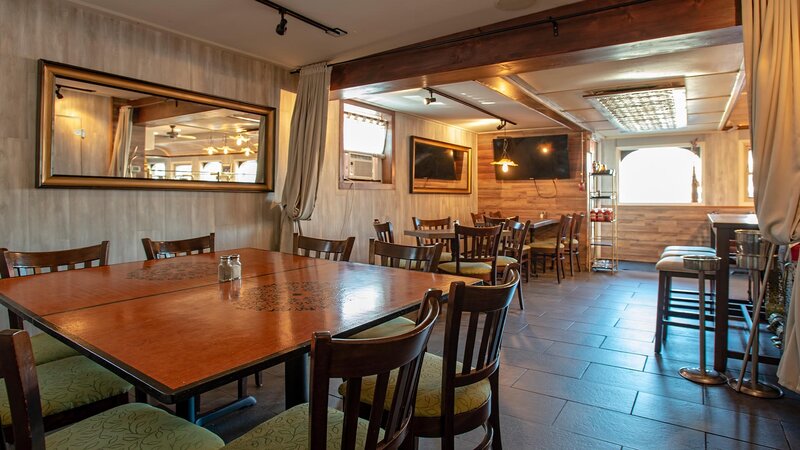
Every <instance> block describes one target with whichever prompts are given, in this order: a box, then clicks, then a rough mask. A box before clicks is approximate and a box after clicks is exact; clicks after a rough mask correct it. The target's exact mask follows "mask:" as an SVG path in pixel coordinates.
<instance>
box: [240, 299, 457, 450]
mask: <svg viewBox="0 0 800 450" xmlns="http://www.w3.org/2000/svg"><path fill="white" fill-rule="evenodd" d="M440 299H441V291H428V293H426V295H425V299H424V300H423V306H422V308H421V311H420V320H419V325H417V326H416V327H415V328H413V329H412V330H411V331H410V332H408V333H405V334H402V335H399V336H392V337H387V338H381V339H333V338H331V335H330V333H328V332H316V333H314V335H313V337H312V339H311V394H310V398H311V401H310V402H309V403H305V404H302V405H298V406H295V407H294V408H291V409H289V410H287V411H284V412H282V413H281V414H278V415H277V416H275V417H273V418H271V419H269V420H268V421H266V422H264V423H263V424H261V425H259V426H257V427H255V428H254V429H252V430H251V431H249V432H247V433H245V434H244V435H243V436H242V437H240V438H238V439H236V440H234V441H233V442H231V443H230V444H228V445H227V446H226V447H225V448H226V449H227V448H230V449H244V448H310V449H324V448H330V449H333V448H337V449H343V450H354V449H356V448H358V449H362V448H366V449H396V448H399V447H400V445H401V444H402V443H403V442H404V441H405V440H406V439H407V438H409V437H410V432H411V421H412V417H413V414H414V402H415V396H416V392H417V389H416V387H417V384H418V383H419V375H420V369H421V367H422V360H423V356H424V355H425V347H426V346H427V343H428V338H429V337H430V334H431V331H432V329H433V324H434V323H435V321H436V318H437V316H438V314H439V301H440ZM336 378H343V379H344V380H345V383H344V384H343V386H344V388H343V390H344V392H345V393H346V400H345V401H344V402H343V410H342V411H340V410H336V409H333V408H329V407H328V399H329V396H328V394H329V389H330V382H331V380H333V379H336ZM367 391H369V395H370V399H372V400H374V402H375V404H376V405H378V406H376V407H374V408H370V407H366V413H365V414H364V415H363V416H362V417H365V419H361V418H359V413H361V412H364V411H362V405H361V403H360V402H359V399H360V398H361V397H362V396H363V395H365V393H366V392H367ZM384 405H385V406H386V409H385V411H384Z"/></svg>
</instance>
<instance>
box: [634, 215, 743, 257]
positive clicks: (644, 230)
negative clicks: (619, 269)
mask: <svg viewBox="0 0 800 450" xmlns="http://www.w3.org/2000/svg"><path fill="white" fill-rule="evenodd" d="M752 211H753V208H752V207H751V206H703V205H677V206H671V205H666V206H637V205H622V206H620V207H619V216H618V218H619V224H618V227H619V228H618V230H619V259H621V260H625V261H643V262H656V261H658V256H659V255H660V254H661V251H662V250H664V247H666V246H668V245H705V246H707V245H710V241H709V225H708V218H707V215H708V213H711V212H720V213H728V212H729V213H739V214H742V213H747V212H752Z"/></svg>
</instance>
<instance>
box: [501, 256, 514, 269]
mask: <svg viewBox="0 0 800 450" xmlns="http://www.w3.org/2000/svg"><path fill="white" fill-rule="evenodd" d="M517 262H519V261H517V258H512V257H510V256H498V257H497V267H505V266H507V265H509V264H515V263H517Z"/></svg>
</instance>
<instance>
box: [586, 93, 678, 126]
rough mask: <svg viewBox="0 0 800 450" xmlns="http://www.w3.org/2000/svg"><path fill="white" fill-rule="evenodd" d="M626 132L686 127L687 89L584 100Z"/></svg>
mask: <svg viewBox="0 0 800 450" xmlns="http://www.w3.org/2000/svg"><path fill="white" fill-rule="evenodd" d="M584 98H586V100H588V101H589V103H591V104H592V106H594V107H595V109H597V110H598V111H600V113H601V114H603V116H605V117H606V118H607V119H608V120H609V121H610V122H611V123H613V124H614V125H615V126H616V127H617V128H619V129H620V130H622V131H630V132H644V131H660V130H674V129H677V128H684V127H686V123H687V112H686V87H684V86H681V87H669V88H657V89H638V90H626V91H614V92H607V93H603V92H600V93H595V94H592V95H586V96H584Z"/></svg>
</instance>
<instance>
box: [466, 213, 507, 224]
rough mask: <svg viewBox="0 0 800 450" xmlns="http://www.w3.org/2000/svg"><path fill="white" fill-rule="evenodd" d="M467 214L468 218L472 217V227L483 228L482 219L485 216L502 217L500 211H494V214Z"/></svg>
mask: <svg viewBox="0 0 800 450" xmlns="http://www.w3.org/2000/svg"><path fill="white" fill-rule="evenodd" d="M469 214H470V216H472V226H473V227H480V226H483V218H484V217H486V216H489V217H503V215H502V214H500V211H494V212H489V211H486V212H477V213H473V212H471V213H469Z"/></svg>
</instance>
